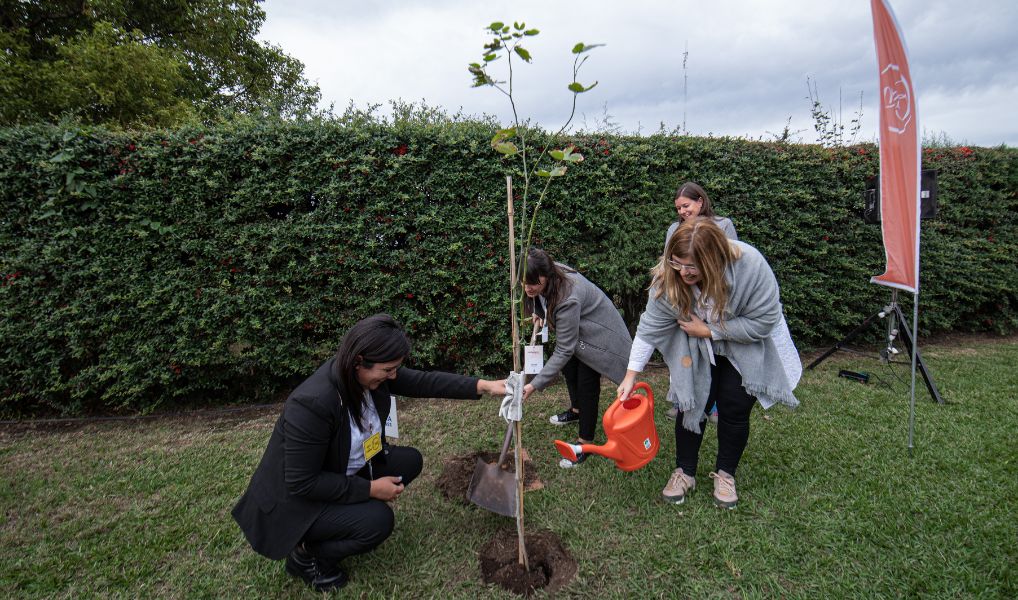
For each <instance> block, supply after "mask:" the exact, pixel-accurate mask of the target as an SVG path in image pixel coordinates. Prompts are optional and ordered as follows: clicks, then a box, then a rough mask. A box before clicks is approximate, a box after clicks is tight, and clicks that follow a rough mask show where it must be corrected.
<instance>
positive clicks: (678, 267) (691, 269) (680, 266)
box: [668, 258, 700, 275]
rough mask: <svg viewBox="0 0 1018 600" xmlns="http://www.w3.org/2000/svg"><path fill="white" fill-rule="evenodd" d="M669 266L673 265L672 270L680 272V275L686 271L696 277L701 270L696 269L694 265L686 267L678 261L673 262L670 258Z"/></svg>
mask: <svg viewBox="0 0 1018 600" xmlns="http://www.w3.org/2000/svg"><path fill="white" fill-rule="evenodd" d="M668 264H669V265H671V266H672V268H673V269H675V270H676V271H678V272H679V273H681V272H682V271H686V272H687V273H689V274H690V275H696V274H697V273H699V272H700V269H698V268H696V267H695V266H693V265H684V264H682V263H680V262H676V261H674V260H672V259H670V258H669V259H668Z"/></svg>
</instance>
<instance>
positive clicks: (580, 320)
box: [530, 264, 633, 390]
mask: <svg viewBox="0 0 1018 600" xmlns="http://www.w3.org/2000/svg"><path fill="white" fill-rule="evenodd" d="M559 266H560V267H562V268H563V269H564V270H565V271H566V278H567V279H568V280H569V281H570V282H571V283H572V286H573V289H572V291H571V292H570V293H569V296H568V297H566V298H564V299H563V300H562V302H560V303H559V304H558V306H556V307H555V314H553V315H552V321H553V322H554V323H555V351H554V352H553V353H552V355H551V358H549V359H548V362H547V363H545V365H544V368H543V369H541V372H540V373H538V374H537V375H536V376H534V379H533V381H531V382H530V383H531V384H533V386H534V387H535V388H536V389H539V390H543V389H544V388H546V387H548V386H549V385H551V383H552V381H554V380H555V376H556V375H558V374H559V372H560V371H562V367H564V366H565V364H566V363H567V362H568V361H569V359H570V358H572V357H573V356H576V358H578V359H580V360H581V361H583V362H584V363H585V364H586V365H587V366H589V367H591V368H592V369H594V370H595V371H597V372H598V373H600V374H602V375H604V376H606V377H608V379H611V380H612V381H614V382H615V383H621V381H622V378H623V377H625V375H626V366H627V365H628V364H629V351H630V349H632V346H633V338H632V336H631V335H629V328H627V327H626V322H625V321H623V320H622V315H620V314H619V311H618V309H617V308H615V305H614V304H612V301H611V300H609V299H608V296H606V295H605V294H604V292H602V291H601V289H600V288H598V287H597V286H596V285H594V284H593V283H591V282H590V281H589V280H588V279H587V278H586V277H584V276H583V275H580V274H579V273H576V272H572V269H571V268H570V267H567V266H565V265H561V264H560V265H559Z"/></svg>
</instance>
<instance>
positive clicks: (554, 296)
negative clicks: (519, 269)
mask: <svg viewBox="0 0 1018 600" xmlns="http://www.w3.org/2000/svg"><path fill="white" fill-rule="evenodd" d="M566 272H567V270H566V269H563V268H562V267H561V266H560V265H559V264H557V263H556V262H555V261H553V260H552V259H551V256H549V255H548V253H547V252H545V251H544V250H541V249H540V248H533V247H532V248H530V251H529V252H528V253H527V271H526V276H525V277H524V279H523V280H524V281H525V282H526V283H528V284H530V285H537V284H538V283H541V280H540V278H541V277H545V278H546V282H545V287H544V293H543V294H541V295H542V296H544V299H545V301H546V302H547V303H548V306H547V307H546V308H547V312H546V314H545V321H547V322H548V326H549V327H551V328H552V329H554V328H555V307H557V306H558V305H559V303H560V302H562V300H563V299H564V298H566V297H567V296H569V293H570V292H572V291H573V284H572V282H571V281H569V278H568V277H566ZM568 272H573V271H568ZM523 311H524V313H525V314H528V315H532V314H534V300H533V299H532V298H530V297H529V296H524V297H523Z"/></svg>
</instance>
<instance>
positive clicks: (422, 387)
mask: <svg viewBox="0 0 1018 600" xmlns="http://www.w3.org/2000/svg"><path fill="white" fill-rule="evenodd" d="M409 355H410V340H409V338H408V337H407V336H406V334H405V333H404V332H403V329H402V328H401V327H400V326H399V324H398V323H397V322H396V321H395V320H394V319H393V318H392V317H390V316H389V315H386V314H377V315H374V316H372V317H368V318H366V319H362V320H360V321H358V322H357V323H356V324H355V325H354V326H353V327H351V328H350V330H349V331H348V332H347V333H346V335H344V336H343V340H342V342H341V343H340V345H339V351H338V352H336V355H335V356H334V357H333V358H330V359H329V360H327V361H326V362H325V363H324V364H322V365H321V366H320V367H318V370H317V371H315V373H314V374H313V375H311V376H310V377H308V378H307V379H306V380H305V381H304V383H302V384H300V385H299V386H298V387H297V389H295V390H294V391H293V392H292V393H291V394H290V396H289V397H288V398H287V399H286V403H285V404H284V405H283V412H282V414H281V415H280V416H279V419H278V420H277V421H276V426H275V428H274V429H273V431H272V436H271V437H270V438H269V444H268V447H267V448H266V449H265V453H264V455H263V456H262V459H261V462H260V463H259V465H258V468H257V469H256V470H255V472H254V475H252V477H251V482H250V484H249V485H248V488H247V491H246V492H244V495H243V496H242V497H241V498H240V500H239V501H238V502H237V505H236V506H235V507H234V508H233V518H234V519H235V520H236V521H237V524H238V525H240V528H241V530H243V532H244V535H245V536H246V537H247V540H248V542H249V543H250V544H251V547H252V548H253V549H254V550H255V551H256V552H258V553H259V554H262V555H264V556H266V557H268V558H271V559H273V560H279V559H282V558H285V559H286V572H287V573H289V574H290V575H292V576H294V577H299V578H301V579H303V580H304V581H305V582H306V583H307V584H308V585H309V586H311V587H312V588H314V589H315V590H317V591H327V590H331V589H336V588H340V587H343V586H344V585H346V582H347V574H346V572H345V571H344V570H343V569H342V568H341V566H340V564H339V562H340V561H341V560H342V559H344V558H346V557H348V556H352V555H355V554H361V553H364V552H369V551H371V550H373V549H374V548H375V547H376V546H378V545H379V544H381V543H382V542H383V541H385V539H386V538H388V537H389V534H391V533H392V530H393V526H394V517H393V512H392V507H391V502H393V501H394V500H396V498H398V497H399V496H400V494H402V493H403V490H404V489H405V488H406V486H407V485H409V484H410V482H411V481H413V480H414V478H415V477H417V476H418V475H419V474H420V473H421V469H422V467H423V464H424V459H423V457H422V456H421V453H420V452H419V451H418V450H417V449H416V448H411V447H409V446H390V445H388V444H387V443H386V441H385V422H386V419H387V418H388V416H389V408H390V400H389V395H390V394H398V395H401V396H412V397H416V398H478V397H479V396H481V394H492V395H496V396H501V395H504V394H505V381H504V380H497V381H494V380H485V379H477V378H475V377H465V376H462V375H454V374H452V373H441V372H437V371H433V372H425V371H417V370H414V369H410V368H408V367H405V366H403V361H404V360H406V358H407V357H408V356H409Z"/></svg>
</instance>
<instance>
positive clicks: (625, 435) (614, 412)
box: [555, 381, 661, 471]
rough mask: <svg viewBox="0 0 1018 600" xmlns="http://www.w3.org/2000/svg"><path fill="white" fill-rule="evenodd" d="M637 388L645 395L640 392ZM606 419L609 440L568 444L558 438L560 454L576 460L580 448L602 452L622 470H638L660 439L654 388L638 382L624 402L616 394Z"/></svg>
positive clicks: (650, 456) (557, 446) (590, 451)
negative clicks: (598, 444) (651, 388)
mask: <svg viewBox="0 0 1018 600" xmlns="http://www.w3.org/2000/svg"><path fill="white" fill-rule="evenodd" d="M637 390H642V391H643V392H644V393H645V394H646V395H645V396H640V395H637V394H636V391H637ZM603 423H604V433H605V435H607V436H608V442H607V443H606V444H604V445H603V446H595V445H594V444H567V443H566V442H563V441H561V440H555V447H556V448H557V449H558V451H559V454H561V455H562V456H563V457H565V458H566V459H567V460H571V461H573V462H576V455H577V454H578V453H580V452H589V453H591V454H600V455H601V456H606V457H608V458H610V459H612V460H614V461H615V466H617V467H618V468H620V469H622V470H623V471H635V470H637V469H639V468H640V467H642V466H643V465H645V464H647V463H649V462H650V461H651V459H653V458H654V456H655V455H656V454H657V449H658V447H659V446H660V445H661V443H660V442H659V441H658V439H657V428H655V427H654V392H652V391H650V386H649V385H647V384H646V383H645V382H643V381H641V382H639V383H637V384H636V386H635V387H633V394H631V395H630V396H629V399H628V400H626V401H625V402H622V401H620V400H619V399H618V398H616V399H615V402H612V405H611V406H609V407H608V410H606V411H605V413H604V420H603Z"/></svg>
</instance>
